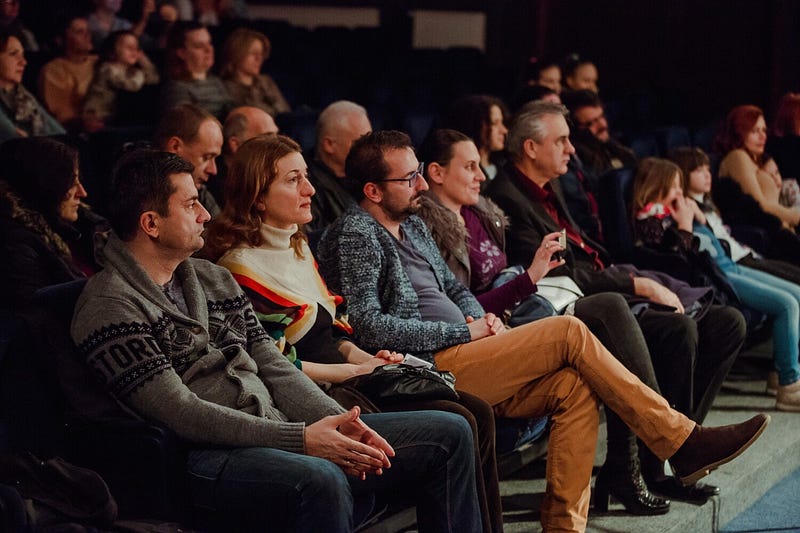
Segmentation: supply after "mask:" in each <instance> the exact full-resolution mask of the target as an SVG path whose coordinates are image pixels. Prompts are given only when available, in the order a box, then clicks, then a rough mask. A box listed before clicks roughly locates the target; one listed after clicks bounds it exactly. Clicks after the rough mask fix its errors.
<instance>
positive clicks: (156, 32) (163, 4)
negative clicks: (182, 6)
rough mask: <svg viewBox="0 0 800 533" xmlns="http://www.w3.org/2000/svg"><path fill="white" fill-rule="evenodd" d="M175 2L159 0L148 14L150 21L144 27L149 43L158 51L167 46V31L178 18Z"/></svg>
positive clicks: (172, 0)
mask: <svg viewBox="0 0 800 533" xmlns="http://www.w3.org/2000/svg"><path fill="white" fill-rule="evenodd" d="M177 4H178V3H177V2H175V1H174V0H160V1H159V2H158V3H157V4H156V11H155V13H153V14H152V15H151V16H150V21H149V22H148V24H147V27H146V28H145V32H146V34H147V35H148V37H149V39H148V40H149V41H150V45H151V47H152V48H153V49H154V50H159V51H160V50H164V49H165V48H166V47H167V40H168V38H169V32H170V30H172V26H173V25H174V24H175V23H176V22H177V21H178V19H179V11H178V5H177ZM190 18H191V17H190Z"/></svg>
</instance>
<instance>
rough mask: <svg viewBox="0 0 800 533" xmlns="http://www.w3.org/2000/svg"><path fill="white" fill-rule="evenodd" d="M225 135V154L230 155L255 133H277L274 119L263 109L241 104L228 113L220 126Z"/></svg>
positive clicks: (255, 134)
mask: <svg viewBox="0 0 800 533" xmlns="http://www.w3.org/2000/svg"><path fill="white" fill-rule="evenodd" d="M222 134H223V136H224V137H225V155H227V156H231V155H233V154H235V153H236V150H238V149H239V147H240V146H241V145H242V144H244V142H245V141H247V140H248V139H252V138H253V137H256V136H257V135H265V134H270V135H277V134H278V126H277V125H276V124H275V120H274V119H273V118H272V117H271V116H270V115H269V113H267V112H266V111H264V110H263V109H259V108H258V107H252V106H242V107H237V108H235V109H233V110H232V111H231V112H230V113H228V117H227V118H226V119H225V124H224V125H223V127H222Z"/></svg>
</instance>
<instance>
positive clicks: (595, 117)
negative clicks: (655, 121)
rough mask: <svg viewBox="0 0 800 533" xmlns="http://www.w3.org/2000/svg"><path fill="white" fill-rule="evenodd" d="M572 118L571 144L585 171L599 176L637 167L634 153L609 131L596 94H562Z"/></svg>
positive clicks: (583, 92) (603, 111) (586, 91)
mask: <svg viewBox="0 0 800 533" xmlns="http://www.w3.org/2000/svg"><path fill="white" fill-rule="evenodd" d="M561 100H562V101H563V103H564V105H565V106H567V109H569V111H570V115H571V116H572V122H573V126H574V128H572V134H571V135H570V141H571V142H572V144H573V145H574V146H575V151H576V152H577V157H578V159H580V161H581V162H582V163H583V166H584V167H585V169H586V170H587V171H588V172H590V173H592V174H593V175H594V176H596V177H599V176H602V175H603V174H605V173H606V172H608V171H609V170H612V169H615V168H623V167H635V166H636V156H635V155H634V153H633V150H631V149H630V148H628V147H627V146H625V145H623V144H622V143H620V142H619V141H617V140H616V139H614V138H613V137H611V132H610V131H609V130H608V121H607V120H606V115H605V109H604V108H603V101H602V100H600V97H599V96H598V95H597V93H595V92H594V91H589V90H582V91H572V92H569V93H564V94H562V95H561Z"/></svg>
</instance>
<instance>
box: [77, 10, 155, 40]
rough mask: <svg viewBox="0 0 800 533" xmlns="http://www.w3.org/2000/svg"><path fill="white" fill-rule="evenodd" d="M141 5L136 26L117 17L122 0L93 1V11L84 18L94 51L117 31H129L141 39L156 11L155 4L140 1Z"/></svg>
mask: <svg viewBox="0 0 800 533" xmlns="http://www.w3.org/2000/svg"><path fill="white" fill-rule="evenodd" d="M141 4H142V11H141V16H140V17H139V19H138V20H137V21H136V24H132V23H131V21H129V20H126V19H124V18H120V17H118V16H117V13H119V10H120V9H121V8H122V0H94V6H95V8H94V11H93V12H92V13H90V14H89V16H88V17H86V20H87V22H88V23H89V31H90V32H91V33H92V44H94V49H95V50H100V47H101V46H102V44H103V41H105V40H106V38H107V37H108V36H109V35H111V34H112V33H114V32H117V31H123V30H130V32H131V33H133V34H134V35H136V37H137V38H138V37H142V35H143V34H144V29H145V26H147V21H148V19H149V18H150V15H151V14H152V13H153V12H154V11H155V10H156V2H155V0H141Z"/></svg>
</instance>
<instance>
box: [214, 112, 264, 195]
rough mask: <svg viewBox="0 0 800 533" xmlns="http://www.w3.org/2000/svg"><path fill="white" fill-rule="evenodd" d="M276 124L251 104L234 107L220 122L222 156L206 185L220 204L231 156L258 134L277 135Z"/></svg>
mask: <svg viewBox="0 0 800 533" xmlns="http://www.w3.org/2000/svg"><path fill="white" fill-rule="evenodd" d="M277 134H278V126H277V125H276V124H275V121H274V120H273V118H272V117H271V116H270V115H269V114H268V113H267V112H266V111H264V110H263V109H259V108H258V107H252V106H242V107H236V108H234V109H232V110H231V112H230V113H228V116H227V117H226V118H225V122H224V123H223V124H222V158H217V175H216V177H215V178H214V179H213V180H210V181H209V182H208V183H207V184H206V187H208V189H209V190H210V191H211V194H213V195H214V198H216V199H217V200H218V201H219V202H220V203H221V204H223V205H224V203H225V181H226V176H227V174H228V167H229V166H230V163H231V160H232V159H233V156H234V155H235V154H236V151H237V150H238V149H239V147H240V146H241V145H242V144H244V143H245V141H248V140H249V139H252V138H253V137H257V136H258V135H277Z"/></svg>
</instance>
